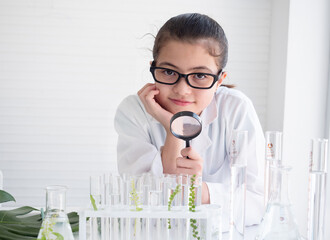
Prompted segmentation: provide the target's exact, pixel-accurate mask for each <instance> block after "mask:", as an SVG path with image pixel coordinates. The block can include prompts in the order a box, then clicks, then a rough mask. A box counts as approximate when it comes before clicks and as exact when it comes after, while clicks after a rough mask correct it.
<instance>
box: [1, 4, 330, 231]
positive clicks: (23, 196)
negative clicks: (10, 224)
mask: <svg viewBox="0 0 330 240" xmlns="http://www.w3.org/2000/svg"><path fill="white" fill-rule="evenodd" d="M184 12H200V13H205V14H207V15H209V16H211V17H212V18H214V19H215V20H217V21H218V22H219V23H220V24H221V25H222V27H223V28H224V30H225V32H226V34H227V38H228V41H229V62H228V66H227V69H226V70H227V71H228V75H229V77H228V80H227V83H230V84H235V85H236V86H237V88H238V89H240V90H242V91H243V92H244V93H245V94H247V95H248V96H249V97H250V98H251V99H252V101H253V103H254V105H255V108H256V110H257V113H258V115H259V118H260V121H261V124H262V126H263V128H264V130H265V131H266V130H279V131H284V149H283V150H284V152H283V158H284V160H285V161H286V162H287V163H289V164H290V165H293V167H294V171H293V173H292V176H293V177H292V178H293V186H294V188H293V190H292V191H291V193H292V194H291V195H292V196H291V198H292V202H293V203H294V206H295V207H294V211H295V212H294V213H295V215H296V216H297V220H298V224H299V226H300V228H301V231H302V233H303V234H305V231H306V221H307V185H308V152H309V140H310V139H311V138H312V137H326V136H327V134H326V130H325V126H326V120H325V119H326V98H327V88H328V87H327V86H328V79H329V77H328V76H329V75H328V74H329V43H330V37H329V31H330V30H329V29H330V27H329V20H330V19H329V15H330V7H329V2H328V1H327V0H319V1H308V0H303V1H298V0H292V1H287V0H278V1H275V0H274V1H272V0H250V1H246V0H233V1H225V0H221V1H219V0H214V1H211V0H210V1H197V0H193V1H187V0H184V1H174V0H170V1H150V0H143V1H133V0H130V1H128V0H122V1H110V0H108V1H106V0H97V1H90V0H56V1H55V0H53V1H51V0H0V169H1V170H2V171H3V174H4V189H5V190H7V191H9V192H10V193H12V194H13V195H14V196H15V198H16V199H17V203H16V205H34V206H42V205H44V202H45V192H44V187H45V186H47V185H50V184H64V185H67V186H68V187H69V191H68V205H69V206H77V205H78V206H84V205H85V204H87V202H88V177H89V176H90V175H91V174H95V173H101V172H105V171H116V141H117V135H116V133H115V131H114V127H113V118H114V114H115V111H116V108H117V106H118V104H119V103H120V101H121V100H122V99H123V98H124V97H125V96H127V95H129V94H134V93H136V92H137V91H138V90H139V88H141V87H142V86H143V85H144V84H145V83H147V82H150V81H152V78H151V75H150V73H149V70H148V68H149V61H150V60H152V55H151V51H150V49H151V48H152V43H153V37H152V36H151V35H155V34H156V33H157V30H158V29H159V28H160V27H161V26H162V24H163V23H164V22H165V21H166V20H167V19H168V18H170V17H172V16H174V15H177V14H180V13H184ZM150 34H151V35H150ZM132 157H134V156H132ZM298 185H299V188H298V187H295V186H298ZM328 192H330V191H328ZM329 202H330V200H329ZM328 215H329V214H328Z"/></svg>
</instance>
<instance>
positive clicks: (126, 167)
mask: <svg viewBox="0 0 330 240" xmlns="http://www.w3.org/2000/svg"><path fill="white" fill-rule="evenodd" d="M200 117H201V119H202V126H203V129H202V132H201V134H200V135H199V136H198V137H197V138H195V139H193V140H192V141H191V147H193V148H194V149H195V150H196V151H197V152H198V153H199V154H200V156H201V157H202V158H203V160H204V165H203V181H204V182H206V184H207V186H208V188H209V192H210V202H211V204H220V205H221V206H222V211H223V212H222V213H223V224H222V226H223V230H227V229H228V224H229V206H230V163H229V156H228V153H229V143H230V139H231V136H232V133H233V130H234V129H237V130H247V131H248V136H249V137H248V150H249V151H248V156H247V157H248V158H247V159H248V163H247V169H246V173H247V192H246V218H245V223H246V225H253V224H258V223H259V222H260V220H261V217H262V214H263V170H264V165H263V164H264V136H263V131H262V128H261V125H260V123H259V120H258V117H257V114H256V112H255V109H254V107H253V104H252V102H251V101H250V99H249V98H248V97H247V96H245V95H244V94H243V93H241V92H240V91H238V90H235V89H229V88H226V87H219V88H218V90H217V92H216V94H215V96H214V98H213V100H212V102H211V103H210V105H209V106H208V107H207V108H206V109H205V110H204V111H203V112H202V114H201V116H200ZM115 128H116V131H117V133H118V145H117V158H118V159H117V160H118V170H119V172H120V173H131V174H140V173H143V172H151V173H153V174H156V175H161V174H162V173H163V166H162V161H161V150H162V146H163V145H164V142H165V137H166V133H165V129H164V128H163V126H162V125H161V124H160V123H159V122H158V121H157V120H155V119H154V118H153V117H152V116H151V115H149V114H148V113H147V112H146V110H145V108H144V105H143V103H142V102H141V101H140V99H139V97H138V96H137V95H131V96H128V97H127V98H125V99H124V100H123V101H122V103H121V104H120V105H119V107H118V110H117V113H116V116H115ZM183 147H184V145H183Z"/></svg>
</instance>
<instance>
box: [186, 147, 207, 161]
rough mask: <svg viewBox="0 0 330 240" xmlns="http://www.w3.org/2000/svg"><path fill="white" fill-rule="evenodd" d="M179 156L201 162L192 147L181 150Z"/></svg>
mask: <svg viewBox="0 0 330 240" xmlns="http://www.w3.org/2000/svg"><path fill="white" fill-rule="evenodd" d="M181 155H182V156H183V157H189V158H190V159H191V160H195V161H202V162H203V159H202V158H201V157H200V156H199V154H198V153H197V152H196V151H195V150H194V149H193V148H192V147H188V148H184V149H182V150H181Z"/></svg>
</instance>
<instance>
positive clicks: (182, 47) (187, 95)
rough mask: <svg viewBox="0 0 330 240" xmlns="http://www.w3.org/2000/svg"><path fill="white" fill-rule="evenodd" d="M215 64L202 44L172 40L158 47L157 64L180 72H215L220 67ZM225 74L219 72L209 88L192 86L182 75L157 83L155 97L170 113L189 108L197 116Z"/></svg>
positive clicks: (210, 98) (208, 102)
mask: <svg viewBox="0 0 330 240" xmlns="http://www.w3.org/2000/svg"><path fill="white" fill-rule="evenodd" d="M216 63H217V58H216V57H213V56H212V55H210V54H209V53H208V51H207V49H206V48H205V47H204V46H203V45H202V44H198V43H196V44H191V43H186V42H180V41H175V40H171V41H169V42H168V43H167V44H165V45H164V46H163V47H162V48H161V49H160V52H159V55H158V59H157V64H156V66H157V67H164V68H169V69H171V70H175V71H177V72H179V73H182V74H188V73H194V72H198V73H211V74H215V75H217V74H218V72H219V67H218V66H217V64H216ZM225 77H226V73H223V74H221V78H220V79H219V80H218V81H217V82H216V83H215V84H214V85H213V87H212V88H210V89H195V88H192V87H190V86H189V85H188V84H187V82H186V80H185V79H184V78H181V79H180V80H179V82H177V83H176V84H174V85H165V84H161V83H157V82H156V88H157V89H159V94H158V95H156V100H157V102H158V103H159V104H160V105H161V106H162V107H163V108H165V109H166V110H167V111H169V112H171V113H173V114H175V113H177V112H180V111H191V112H194V113H196V114H198V115H200V114H201V113H202V111H203V110H204V109H205V108H206V107H207V106H208V105H209V104H210V102H211V101H212V98H213V96H214V93H215V91H216V90H217V88H218V87H219V86H220V84H221V82H222V81H223V79H224V78H225Z"/></svg>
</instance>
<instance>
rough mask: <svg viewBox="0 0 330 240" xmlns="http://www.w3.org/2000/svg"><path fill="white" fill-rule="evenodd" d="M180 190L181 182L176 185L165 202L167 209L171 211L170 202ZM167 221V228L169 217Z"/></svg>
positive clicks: (169, 222) (169, 226)
mask: <svg viewBox="0 0 330 240" xmlns="http://www.w3.org/2000/svg"><path fill="white" fill-rule="evenodd" d="M180 191H181V184H178V185H176V187H175V190H174V191H173V192H172V194H171V196H170V197H169V199H168V203H167V210H168V211H171V207H172V203H173V200H174V198H175V196H176V195H177V194H178V193H179V192H180ZM167 222H168V229H171V228H172V227H171V219H167Z"/></svg>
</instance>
